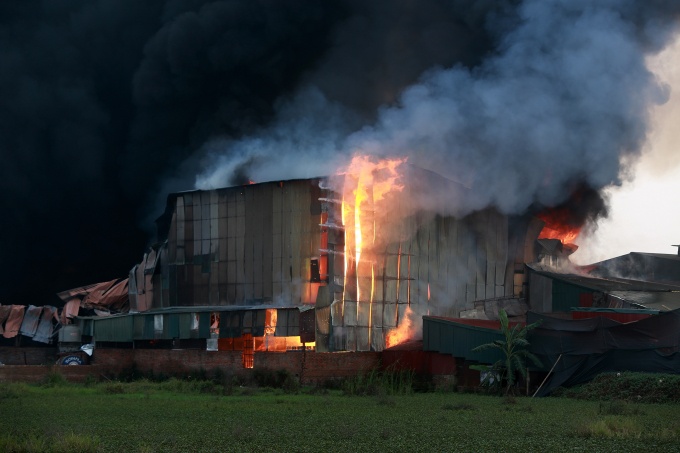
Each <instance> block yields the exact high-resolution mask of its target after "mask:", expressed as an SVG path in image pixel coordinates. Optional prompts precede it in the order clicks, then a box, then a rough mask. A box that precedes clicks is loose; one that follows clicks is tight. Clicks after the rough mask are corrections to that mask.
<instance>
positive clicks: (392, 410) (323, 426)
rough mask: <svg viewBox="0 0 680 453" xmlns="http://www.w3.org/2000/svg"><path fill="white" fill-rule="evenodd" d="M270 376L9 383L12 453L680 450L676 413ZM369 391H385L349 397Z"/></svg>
mask: <svg viewBox="0 0 680 453" xmlns="http://www.w3.org/2000/svg"><path fill="white" fill-rule="evenodd" d="M270 378H272V379H275V380H278V382H280V383H281V384H282V385H281V387H282V388H276V389H274V388H268V387H257V386H254V385H252V384H251V385H250V386H242V384H236V385H234V384H233V380H228V381H229V384H228V385H224V384H221V383H219V382H216V381H215V380H214V379H213V380H203V379H192V380H179V379H169V380H166V381H163V382H153V381H149V380H146V379H143V380H139V381H134V382H130V383H123V382H115V381H105V382H99V383H92V382H88V383H87V385H76V384H68V383H65V382H63V381H61V380H59V379H57V378H50V379H49V380H48V382H46V385H26V384H0V451H3V452H4V451H7V452H34V451H35V452H38V451H39V452H43V451H45V452H50V451H52V452H61V451H69V452H71V451H75V452H77V451H80V452H119V451H126V452H180V451H181V452H184V451H186V452H189V451H190V452H194V451H259V452H270V451H313V452H316V451H617V450H620V451H637V450H639V451H643V450H644V451H679V450H680V420H679V419H678V418H677V413H678V406H677V405H676V404H647V403H633V402H622V401H587V400H577V399H568V398H541V399H538V398H536V399H530V398H524V397H512V396H511V397H506V398H497V397H492V396H487V395H476V394H461V393H435V392H430V393H415V392H400V391H394V392H392V393H389V394H388V393H387V392H386V390H385V387H384V386H383V384H378V383H380V382H383V381H384V380H386V381H387V382H400V381H399V379H402V381H401V382H404V380H407V379H408V377H405V376H401V377H399V375H395V374H393V375H392V376H384V375H383V376H379V375H378V374H375V375H372V376H371V375H364V376H362V377H361V378H357V379H356V380H348V381H347V382H349V383H345V385H344V386H342V385H341V386H340V388H339V389H322V388H307V387H301V388H300V387H298V389H297V390H296V391H295V392H290V391H288V390H286V389H285V388H284V387H285V385H286V384H285V382H286V381H288V380H289V379H288V377H286V376H284V373H280V375H279V373H274V376H270ZM263 379H264V377H263ZM223 382H224V380H223ZM352 382H354V383H352ZM360 383H364V384H366V383H369V384H370V385H363V384H362V385H363V387H364V388H374V389H382V390H377V391H365V392H364V391H356V390H355V391H347V389H346V387H347V386H350V387H351V388H355V389H359V388H360V387H362V385H360ZM388 388H389V386H388ZM393 388H394V389H399V388H403V387H402V384H398V385H396V386H395V387H393ZM352 395H368V396H352Z"/></svg>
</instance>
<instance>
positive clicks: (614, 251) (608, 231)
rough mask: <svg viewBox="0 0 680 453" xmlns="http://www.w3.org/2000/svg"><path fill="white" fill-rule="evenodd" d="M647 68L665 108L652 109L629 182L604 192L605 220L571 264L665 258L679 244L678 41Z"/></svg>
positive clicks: (583, 241)
mask: <svg viewBox="0 0 680 453" xmlns="http://www.w3.org/2000/svg"><path fill="white" fill-rule="evenodd" d="M648 64H649V67H650V69H651V70H652V71H654V73H656V74H658V76H659V77H660V78H661V79H662V80H663V81H665V82H666V83H667V84H669V85H670V86H671V87H672V90H671V92H670V98H669V100H668V102H666V103H665V104H662V105H658V106H654V107H653V108H652V122H651V132H650V135H649V138H648V140H647V141H646V143H645V145H644V151H643V154H642V155H641V157H640V160H639V161H638V162H637V163H636V164H635V165H634V167H633V169H632V171H631V175H630V180H628V181H626V182H624V183H623V184H622V185H621V186H615V187H610V188H608V189H607V190H606V193H607V195H608V197H609V199H610V208H609V209H610V210H609V216H608V218H605V219H600V220H599V221H598V223H597V229H596V230H595V231H594V232H593V233H592V234H584V235H582V237H581V238H579V239H578V240H577V241H576V243H577V244H578V245H579V250H577V252H576V253H575V254H574V255H572V257H571V259H572V261H574V262H575V263H578V264H590V263H595V262H598V261H602V260H605V259H608V258H612V257H615V256H620V255H624V254H627V253H630V252H648V253H671V254H675V253H677V251H678V248H677V247H672V245H673V244H680V209H678V207H680V127H678V124H679V123H678V121H679V120H680V36H676V37H675V39H674V41H673V42H672V43H671V44H669V46H668V47H667V48H665V49H664V50H663V51H662V52H660V53H659V54H658V55H655V56H653V57H650V58H649V60H648Z"/></svg>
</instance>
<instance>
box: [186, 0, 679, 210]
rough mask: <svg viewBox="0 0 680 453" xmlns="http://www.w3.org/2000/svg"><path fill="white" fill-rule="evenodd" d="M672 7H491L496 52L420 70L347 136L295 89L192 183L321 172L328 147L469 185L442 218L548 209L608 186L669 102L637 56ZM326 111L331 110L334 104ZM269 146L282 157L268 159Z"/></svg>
mask: <svg viewBox="0 0 680 453" xmlns="http://www.w3.org/2000/svg"><path fill="white" fill-rule="evenodd" d="M679 10H680V6H668V4H667V3H662V2H652V3H649V2H646V3H644V4H642V3H640V2H631V1H607V2H597V3H596V4H593V3H592V2H585V1H570V2H564V1H545V0H527V1H524V2H522V3H521V4H520V5H519V6H518V7H517V8H516V9H496V10H494V11H493V14H489V15H488V16H487V21H486V23H485V24H486V26H487V27H489V28H488V31H489V34H490V35H491V36H493V37H495V38H497V41H495V42H496V44H497V46H496V48H495V50H494V51H493V52H491V53H489V54H487V55H486V56H485V57H484V58H482V59H481V60H480V62H479V64H476V65H474V66H472V67H466V66H463V65H461V64H453V65H448V66H444V67H439V68H433V69H430V70H428V71H426V72H425V73H424V74H423V75H422V76H421V77H420V79H419V80H418V82H417V83H415V84H413V85H411V86H409V87H408V88H407V89H405V90H404V91H403V92H402V93H401V94H400V96H399V97H398V98H397V100H396V102H395V103H393V104H390V105H387V106H385V107H383V108H381V109H379V111H378V115H377V119H376V121H375V122H374V123H372V124H371V125H368V126H365V127H363V128H361V129H360V130H357V131H356V132H354V133H352V134H350V135H349V136H348V138H346V139H345V138H344V137H345V135H346V132H347V129H349V128H351V127H352V125H351V124H349V123H347V122H341V124H342V125H344V126H345V129H344V130H343V129H341V128H337V127H334V126H336V125H335V123H334V121H333V120H330V119H329V118H319V115H321V114H322V113H321V112H320V110H323V108H319V107H318V103H317V104H314V107H313V108H309V109H305V108H304V107H305V106H306V105H305V103H304V102H306V100H305V98H304V97H303V98H302V101H298V102H296V101H295V100H294V101H293V108H291V106H287V107H286V108H285V109H282V110H281V111H280V115H279V118H281V121H278V122H275V123H274V125H272V126H270V127H269V128H267V129H265V130H264V131H261V133H259V134H256V135H253V136H251V137H248V138H247V139H245V140H241V141H238V142H235V143H230V144H227V145H226V146H224V147H223V148H222V153H217V154H219V156H220V157H218V158H217V160H216V161H210V165H209V166H208V168H207V169H206V170H205V172H204V173H202V174H201V176H199V178H198V181H197V186H198V187H211V186H215V185H219V182H220V181H221V180H222V179H223V177H222V176H220V175H225V174H229V172H231V171H232V170H231V169H232V168H233V167H234V166H237V165H238V163H239V162H240V161H241V160H242V159H252V158H253V156H258V157H259V158H260V161H261V162H262V163H261V165H260V166H259V167H257V168H255V167H254V168H253V169H252V176H251V177H252V178H253V179H255V180H267V179H272V178H277V177H278V178H281V177H291V176H299V177H306V176H311V175H314V174H325V173H328V172H332V171H333V169H334V168H337V161H338V156H339V155H344V156H349V155H352V154H353V153H355V152H360V153H368V154H372V155H378V156H408V158H409V163H411V164H414V165H417V166H421V167H423V168H426V169H431V170H435V171H437V172H438V173H440V174H442V175H443V176H445V177H447V178H450V179H453V180H455V181H459V182H461V183H462V184H463V185H465V186H466V187H468V188H469V189H470V190H469V191H468V192H467V193H466V196H465V197H461V198H457V199H456V202H455V203H452V201H451V196H450V194H448V193H445V192H440V195H441V197H440V199H439V200H437V201H435V203H436V206H437V209H438V210H439V212H441V213H446V214H448V213H452V214H465V213H468V212H471V211H473V210H477V209H481V208H484V207H488V206H496V207H497V208H499V209H500V210H501V211H503V212H505V213H521V212H524V211H525V210H526V209H527V208H529V207H530V206H532V205H536V204H539V205H543V206H554V205H556V204H559V203H561V202H563V201H564V200H565V199H567V198H568V197H569V196H570V195H571V194H572V193H573V192H574V191H575V190H576V189H577V188H579V187H583V186H585V187H588V188H591V189H595V190H599V189H601V188H603V187H605V186H608V185H611V184H619V183H620V182H621V181H620V176H621V175H622V174H623V172H624V170H625V169H624V168H623V167H622V165H623V164H622V163H623V162H624V161H625V162H631V161H633V160H634V159H633V158H634V157H636V156H637V155H638V153H639V152H640V150H641V144H642V143H643V141H644V140H645V137H646V133H647V123H648V109H649V107H650V105H653V104H655V103H663V102H665V100H666V99H667V96H668V87H665V86H663V85H662V84H661V83H659V81H658V80H656V78H655V76H654V74H652V73H651V72H650V71H649V70H648V69H647V67H646V65H645V57H646V55H648V54H649V53H651V52H656V51H658V50H660V49H661V48H662V47H663V45H664V44H665V43H666V42H667V41H668V39H669V37H670V36H671V34H672V32H673V31H675V30H676V29H677V25H678V23H677V15H678V11H679ZM315 75H316V74H311V75H310V76H309V77H308V78H307V79H306V82H307V83H308V85H310V86H319V85H321V84H322V82H323V81H324V80H325V78H324V77H325V76H326V74H325V73H324V72H320V73H319V74H318V76H319V77H320V80H321V82H320V83H318V84H317V83H315ZM325 109H326V110H327V111H328V116H330V115H331V114H332V113H333V111H334V108H333V107H332V102H331V101H329V106H328V107H326V108H325ZM291 112H294V113H293V114H291ZM305 112H309V113H310V115H306V114H305ZM296 113H301V116H297V115H296ZM310 117H313V120H310ZM335 119H336V120H337V117H336V118H335ZM324 122H325V124H324ZM281 125H285V127H283V128H280V127H279V126H281ZM338 131H340V132H339V133H338ZM211 146H213V145H211ZM276 149H284V150H285V151H286V152H285V153H283V154H282V155H281V156H280V157H279V156H277V154H276V153H275V152H273V153H272V151H274V150H276ZM213 151H214V148H213ZM265 156H266V158H265ZM216 163H217V165H215V164H216ZM284 168H285V169H286V170H287V172H286V173H283V172H282V169H284ZM284 175H285V176H284ZM592 206H593V207H603V206H597V205H596V204H593V205H592ZM600 212H604V210H602V211H600ZM584 217H587V216H584Z"/></svg>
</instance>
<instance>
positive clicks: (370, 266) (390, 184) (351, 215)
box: [342, 155, 410, 335]
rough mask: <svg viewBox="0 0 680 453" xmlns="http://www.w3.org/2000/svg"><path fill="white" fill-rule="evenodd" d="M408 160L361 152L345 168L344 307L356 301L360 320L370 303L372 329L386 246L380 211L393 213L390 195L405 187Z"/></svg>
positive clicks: (343, 210) (343, 219)
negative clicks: (364, 306)
mask: <svg viewBox="0 0 680 453" xmlns="http://www.w3.org/2000/svg"><path fill="white" fill-rule="evenodd" d="M405 161H406V159H384V160H376V159H374V158H371V157H369V156H364V155H357V156H355V157H354V158H353V159H352V161H351V163H350V164H349V166H348V167H347V169H346V171H345V177H344V188H343V194H342V223H343V226H344V228H345V250H344V257H345V259H344V267H345V274H344V291H343V308H344V306H345V304H344V302H355V303H356V308H355V309H356V316H357V319H358V318H359V316H360V315H359V313H360V309H359V308H360V306H361V304H369V310H368V313H369V316H368V320H367V322H368V327H369V328H370V327H371V322H372V318H373V315H372V309H373V303H374V299H375V292H376V287H375V279H376V274H378V273H380V272H382V268H381V267H380V266H381V264H380V263H381V261H382V259H383V256H382V252H381V251H380V250H382V248H381V247H382V246H384V244H378V241H377V237H378V236H379V233H380V229H381V228H384V227H385V226H384V225H380V221H379V220H377V219H379V218H381V216H380V215H376V214H377V213H384V212H389V206H388V205H387V203H386V197H387V196H388V194H391V193H392V194H393V193H396V192H401V191H402V190H403V188H404V186H403V184H402V183H401V173H400V166H401V164H402V163H404V162H405ZM402 325H405V324H402ZM408 325H409V327H403V329H406V332H408V330H409V329H410V323H409V324H408ZM370 331H371V330H370V329H369V332H370ZM369 335H370V334H369Z"/></svg>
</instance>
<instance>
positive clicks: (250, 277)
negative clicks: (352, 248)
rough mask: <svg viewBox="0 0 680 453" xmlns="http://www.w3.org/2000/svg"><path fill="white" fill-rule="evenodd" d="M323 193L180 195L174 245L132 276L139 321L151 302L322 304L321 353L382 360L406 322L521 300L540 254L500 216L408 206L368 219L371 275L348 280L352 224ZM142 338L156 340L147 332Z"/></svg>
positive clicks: (283, 188) (272, 187)
mask: <svg viewBox="0 0 680 453" xmlns="http://www.w3.org/2000/svg"><path fill="white" fill-rule="evenodd" d="M319 183H320V181H319V180H318V179H310V180H296V181H285V182H271V183H262V184H254V185H247V186H240V187H232V188H226V189H219V190H212V191H195V192H188V193H180V194H175V195H173V197H174V198H171V202H170V204H169V206H168V211H167V212H166V217H167V218H165V219H164V222H165V223H163V225H165V227H167V228H168V232H167V242H166V244H165V245H164V246H162V247H160V248H158V251H157V254H156V256H154V255H153V254H152V253H150V254H148V256H145V260H144V262H143V263H142V264H141V265H140V266H139V267H138V269H137V270H138V272H137V273H136V274H135V275H136V279H137V280H138V282H137V288H138V291H137V294H136V295H135V297H131V305H132V306H133V310H135V309H139V310H140V311H143V309H145V308H146V305H145V304H148V301H149V300H150V297H152V298H153V308H160V307H173V306H207V305H213V306H245V305H247V306H252V305H258V304H276V305H281V306H296V305H300V304H314V303H315V304H316V305H315V307H316V316H315V319H316V347H317V350H319V351H333V350H348V351H368V350H375V351H380V350H382V349H384V348H385V339H386V336H387V335H388V334H389V333H390V332H391V331H393V330H394V329H396V328H397V327H399V326H400V325H403V323H404V320H405V319H406V318H407V313H409V312H412V313H415V315H414V317H413V319H412V320H411V321H412V322H416V323H420V316H421V315H423V314H431V315H438V316H451V317H455V316H458V315H459V314H460V312H461V311H463V310H467V309H472V308H473V307H474V301H476V300H482V299H487V298H494V297H501V296H509V295H518V293H519V292H520V291H522V288H523V277H524V273H523V272H524V270H523V265H518V264H517V263H523V260H524V258H525V255H531V253H532V251H533V242H534V241H535V235H534V232H533V229H532V228H531V224H529V227H527V225H528V224H527V223H524V224H522V225H521V227H520V228H518V229H515V230H513V229H512V228H510V227H509V220H508V217H507V216H504V215H502V214H500V213H498V212H497V211H495V210H491V209H487V210H484V211H481V212H477V213H474V214H471V215H468V216H467V217H465V218H462V219H458V218H454V217H441V216H434V215H433V214H431V213H429V214H427V213H423V212H422V211H418V210H417V209H414V206H412V205H411V204H409V203H412V202H409V201H408V200H407V199H408V197H399V198H396V199H394V200H392V202H391V204H390V206H389V207H388V208H386V209H385V208H381V209H379V208H378V207H377V205H375V206H376V208H375V209H374V211H372V212H370V213H369V215H371V216H374V217H375V222H374V225H375V227H374V228H373V230H371V231H370V232H368V233H369V234H370V235H371V236H373V237H374V238H375V243H374V244H373V245H372V246H371V249H370V255H371V260H370V264H367V262H366V261H364V262H359V263H358V264H357V263H356V262H354V263H352V262H350V263H349V266H348V275H350V276H351V277H352V278H350V279H347V280H346V279H345V262H344V254H343V252H344V249H345V241H350V240H351V237H346V236H347V235H348V234H350V235H351V233H347V232H348V231H350V232H351V231H352V225H351V219H346V220H345V221H346V222H348V224H347V225H344V228H342V222H343V220H342V215H341V212H340V210H341V205H340V204H339V203H337V200H332V198H333V197H335V198H338V195H337V194H333V193H332V192H331V190H330V189H328V190H327V189H323V188H321V187H320V184H319ZM321 224H323V225H326V226H323V227H322V226H320V225H321ZM328 225H336V226H339V227H331V226H328ZM536 234H538V233H537V232H536ZM161 236H162V235H161ZM312 259H318V260H319V261H318V262H319V268H320V269H321V273H322V274H324V275H321V280H322V281H321V282H318V281H316V282H315V281H312V269H311V267H312V266H311V260H312ZM326 260H327V261H326ZM152 262H153V263H155V264H154V265H151V264H149V263H152ZM518 269H519V270H518ZM326 272H327V275H328V280H329V284H328V285H326V283H325V277H326ZM372 280H373V282H372ZM140 282H143V284H142V285H141V286H140ZM348 282H349V283H348ZM147 284H148V286H150V288H148V289H147V288H146V287H145V286H144V285H147ZM140 288H141V289H140ZM221 322H222V323H225V322H226V321H221ZM242 322H243V320H242ZM235 323H236V321H233V322H232V321H230V322H229V323H228V324H224V325H223V330H224V331H225V332H226V331H231V330H233V331H234V335H236V331H237V330H239V329H241V330H242V329H243V328H244V327H245V325H244V324H238V325H237V324H235ZM136 329H137V330H139V332H140V333H141V332H146V333H145V334H144V335H146V336H150V335H151V333H149V329H150V327H136ZM180 330H181V327H180Z"/></svg>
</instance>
